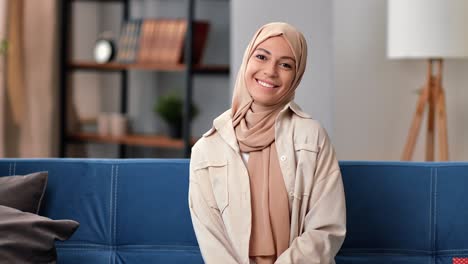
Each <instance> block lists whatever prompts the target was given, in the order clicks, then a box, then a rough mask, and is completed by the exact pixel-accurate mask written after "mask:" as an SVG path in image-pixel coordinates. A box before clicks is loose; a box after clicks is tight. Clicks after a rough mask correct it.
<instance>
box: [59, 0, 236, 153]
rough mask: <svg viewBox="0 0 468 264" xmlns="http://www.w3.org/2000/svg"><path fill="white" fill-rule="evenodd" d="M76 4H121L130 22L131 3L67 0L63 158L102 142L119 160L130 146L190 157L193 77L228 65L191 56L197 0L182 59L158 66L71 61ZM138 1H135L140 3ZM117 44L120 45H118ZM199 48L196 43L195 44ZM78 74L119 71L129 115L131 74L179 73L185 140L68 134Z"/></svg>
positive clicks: (190, 0)
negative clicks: (73, 148) (81, 147)
mask: <svg viewBox="0 0 468 264" xmlns="http://www.w3.org/2000/svg"><path fill="white" fill-rule="evenodd" d="M74 2H95V3H103V4H105V3H120V4H122V5H123V8H122V10H123V12H122V20H123V22H124V23H125V22H127V21H130V19H134V18H130V16H129V14H130V10H129V9H130V4H131V3H132V0H64V1H62V6H61V24H60V25H61V36H62V37H61V40H60V46H61V50H60V64H61V69H60V71H61V72H60V80H59V82H60V84H59V85H60V134H59V137H60V145H59V148H60V156H61V157H67V149H68V145H69V144H71V143H75V144H76V143H83V144H86V143H99V144H114V145H118V146H119V148H118V149H119V150H118V152H119V155H118V156H119V157H120V158H125V157H126V156H127V146H144V147H154V148H169V149H179V150H183V153H184V154H183V155H184V157H189V155H190V149H191V146H192V145H193V144H194V143H195V142H196V139H194V138H193V137H192V136H191V134H190V130H191V122H190V119H189V118H188V117H189V116H191V113H190V111H191V110H190V107H189V105H190V102H191V100H192V95H193V77H194V75H228V74H229V66H228V65H204V64H198V63H197V64H195V63H194V62H193V60H192V57H194V56H196V55H197V54H195V53H196V52H197V51H194V48H193V46H192V44H193V43H194V42H195V41H197V40H196V38H195V36H194V32H195V29H194V27H195V22H194V8H195V0H186V4H187V10H186V14H187V15H186V18H185V21H186V32H185V39H186V40H187V41H185V44H183V55H184V56H183V60H181V61H179V62H177V63H169V64H168V63H155V62H146V61H145V62H142V61H135V62H130V63H126V62H121V61H120V62H119V61H116V60H113V61H112V62H110V63H104V64H99V63H95V62H94V61H91V60H72V59H71V53H70V52H71V46H72V45H74V44H75V43H74V42H73V39H72V37H71V36H72V33H71V32H70V29H71V28H72V27H71V19H72V17H71V16H72V14H73V12H72V3H74ZM137 3H138V1H135V4H137ZM117 43H118V42H117ZM195 45H196V44H195ZM78 71H85V72H95V73H99V72H117V73H118V74H119V76H120V87H119V88H118V89H119V94H120V100H119V101H120V102H119V112H120V113H121V114H126V113H127V112H128V103H129V102H128V100H127V98H128V93H129V89H135V88H137V87H131V86H132V85H131V84H130V83H129V80H128V73H129V71H153V72H180V73H184V76H185V87H184V92H185V97H184V111H183V112H184V114H183V115H184V118H183V137H182V139H173V138H170V137H168V136H166V135H158V134H127V135H125V136H119V137H114V136H110V135H109V136H108V135H99V134H98V133H97V132H96V133H95V132H83V131H68V130H67V127H68V124H69V122H70V120H68V119H69V117H68V115H67V112H68V107H69V104H70V103H71V102H68V101H67V100H68V99H69V93H70V92H72V89H79V87H73V88H72V85H71V78H70V74H71V73H74V72H78Z"/></svg>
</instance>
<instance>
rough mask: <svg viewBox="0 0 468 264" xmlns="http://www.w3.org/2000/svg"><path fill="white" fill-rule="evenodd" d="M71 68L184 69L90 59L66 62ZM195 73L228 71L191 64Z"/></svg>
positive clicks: (180, 66) (172, 70)
mask: <svg viewBox="0 0 468 264" xmlns="http://www.w3.org/2000/svg"><path fill="white" fill-rule="evenodd" d="M68 65H69V68H70V69H72V70H93V71H99V70H101V71H122V70H152V71H168V72H181V71H184V70H185V65H184V64H172V65H168V64H164V63H129V64H125V63H118V62H111V63H103V64H100V63H95V62H92V61H74V62H70V63H68ZM193 71H194V72H195V73H202V74H203V73H219V74H227V73H229V66H227V65H193Z"/></svg>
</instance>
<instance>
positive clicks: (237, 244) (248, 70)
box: [189, 23, 346, 264]
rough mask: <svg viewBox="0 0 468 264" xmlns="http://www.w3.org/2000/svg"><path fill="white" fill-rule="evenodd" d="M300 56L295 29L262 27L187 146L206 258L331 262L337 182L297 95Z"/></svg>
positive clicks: (338, 214)
mask: <svg viewBox="0 0 468 264" xmlns="http://www.w3.org/2000/svg"><path fill="white" fill-rule="evenodd" d="M306 60H307V44H306V41H305V38H304V36H303V35H302V33H301V32H299V31H298V30H296V29H295V28H294V27H292V26H291V25H289V24H286V23H271V24H267V25H265V26H263V27H261V28H260V29H259V30H258V31H257V33H256V34H255V35H254V37H253V39H252V40H251V42H250V43H249V45H248V47H247V49H246V51H245V53H244V58H243V61H242V64H241V67H240V70H239V73H238V76H237V79H236V84H235V87H234V95H233V99H232V107H231V109H229V110H228V111H226V112H225V113H223V114H221V115H220V116H219V117H217V118H216V119H215V120H214V122H213V127H212V128H211V129H210V130H209V131H208V132H207V133H205V135H204V136H203V138H202V139H200V140H199V141H198V142H197V143H196V144H195V146H194V147H193V149H192V157H191V161H190V187H189V206H190V213H191V216H192V222H193V226H194V230H195V233H196V235H197V240H198V243H199V245H200V249H201V252H202V255H203V258H204V261H205V263H208V264H210V263H243V264H249V263H255V264H272V263H278V264H281V263H335V261H334V257H335V255H336V253H337V252H338V250H339V248H340V247H341V244H342V243H343V240H344V236H345V233H346V219H345V215H346V213H345V200H344V191H343V183H342V180H341V173H340V169H339V166H338V162H337V160H336V157H335V153H334V150H333V147H332V145H331V143H330V140H329V139H328V136H327V133H326V132H325V130H324V129H323V128H322V126H321V125H320V124H319V122H317V121H316V120H313V119H312V118H311V117H310V116H309V115H307V114H306V113H304V112H302V111H301V109H300V108H299V107H298V106H297V105H296V104H295V103H294V101H293V99H294V95H295V90H296V88H297V87H298V86H299V83H300V81H301V79H302V75H303V74H304V71H305V67H306Z"/></svg>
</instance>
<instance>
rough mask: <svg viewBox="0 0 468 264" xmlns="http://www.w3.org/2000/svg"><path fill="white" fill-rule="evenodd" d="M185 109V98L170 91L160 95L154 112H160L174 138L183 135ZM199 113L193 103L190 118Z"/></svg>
mask: <svg viewBox="0 0 468 264" xmlns="http://www.w3.org/2000/svg"><path fill="white" fill-rule="evenodd" d="M183 111H184V100H183V99H182V97H181V96H180V94H178V93H176V92H170V93H168V94H166V95H164V96H161V97H159V98H158V99H157V100H156V104H155V105H154V112H155V113H156V114H158V115H159V116H160V117H161V118H162V119H163V120H164V121H165V122H166V123H167V124H168V126H169V135H170V136H171V137H172V138H181V137H182V121H183ZM197 115H198V108H197V107H196V106H195V105H194V104H193V103H192V104H191V117H190V120H192V119H193V118H195V117H196V116H197Z"/></svg>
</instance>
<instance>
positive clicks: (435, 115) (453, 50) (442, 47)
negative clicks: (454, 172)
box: [387, 0, 468, 161]
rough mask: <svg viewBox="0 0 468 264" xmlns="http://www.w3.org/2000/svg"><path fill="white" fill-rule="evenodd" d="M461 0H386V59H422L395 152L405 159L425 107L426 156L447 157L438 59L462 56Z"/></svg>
mask: <svg viewBox="0 0 468 264" xmlns="http://www.w3.org/2000/svg"><path fill="white" fill-rule="evenodd" d="M467 14H468V1H467V0H388V17H387V22H388V24H387V27H388V30H387V34H388V35H387V56H388V57H389V58H391V59H425V60H427V63H428V66H427V77H426V83H425V84H424V86H423V89H422V90H421V93H420V95H419V99H418V102H417V105H416V111H415V113H414V116H413V121H412V124H411V128H410V130H409V133H408V137H407V140H406V144H405V147H404V150H403V154H402V156H401V159H402V160H411V158H412V155H413V152H414V148H415V145H416V141H417V137H418V134H419V130H420V127H421V122H422V119H423V117H424V113H425V111H426V110H427V112H428V115H427V129H426V154H425V159H426V161H433V160H434V159H435V157H434V156H435V155H434V149H435V136H436V134H437V137H438V141H439V159H440V160H441V161H446V160H448V159H449V152H448V135H447V112H446V103H445V93H444V89H443V87H442V64H443V60H444V59H454V58H466V57H468V26H467V25H468V15H467Z"/></svg>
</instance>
